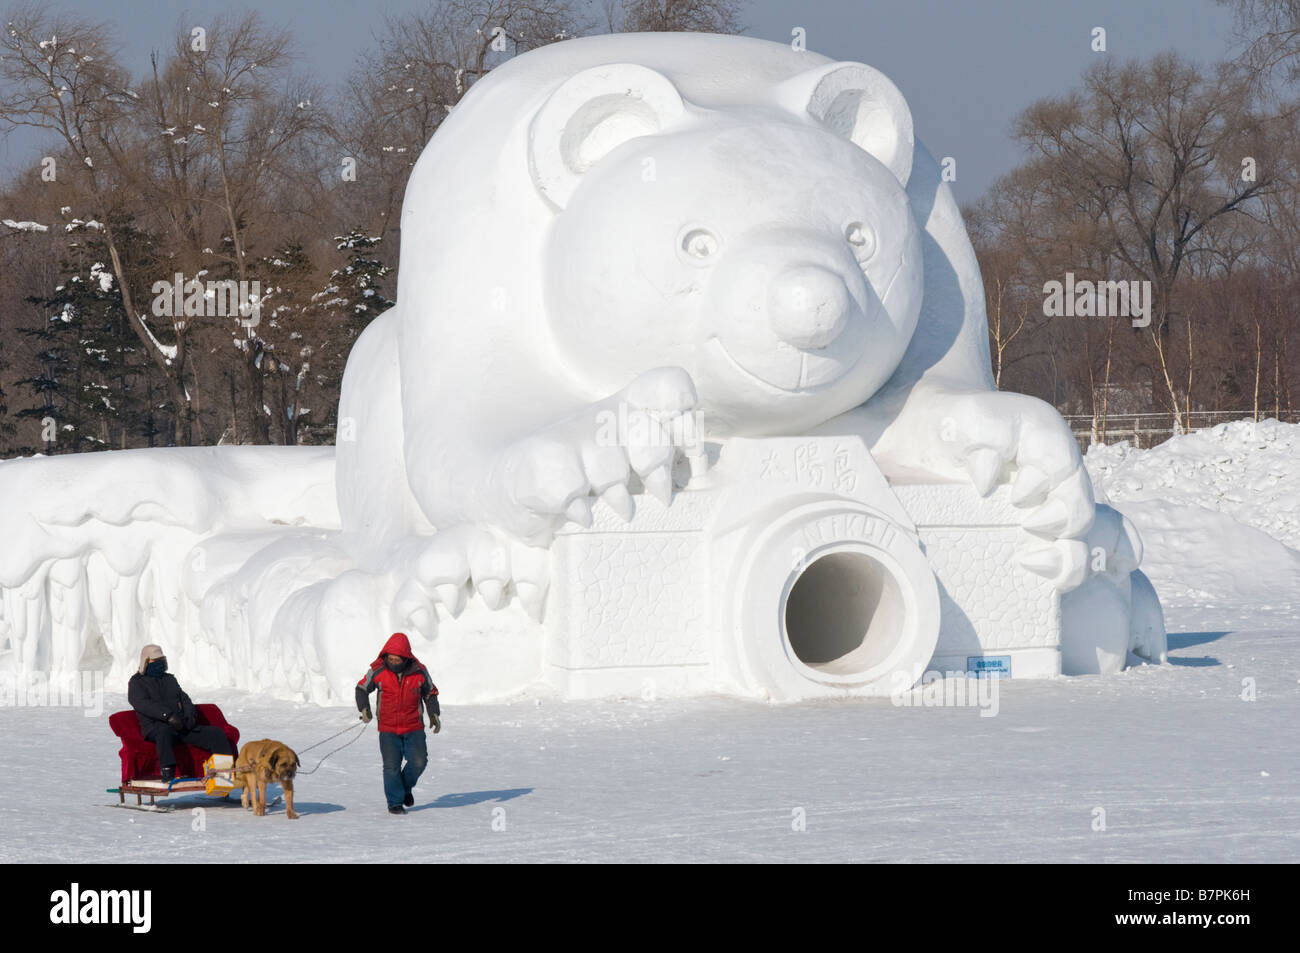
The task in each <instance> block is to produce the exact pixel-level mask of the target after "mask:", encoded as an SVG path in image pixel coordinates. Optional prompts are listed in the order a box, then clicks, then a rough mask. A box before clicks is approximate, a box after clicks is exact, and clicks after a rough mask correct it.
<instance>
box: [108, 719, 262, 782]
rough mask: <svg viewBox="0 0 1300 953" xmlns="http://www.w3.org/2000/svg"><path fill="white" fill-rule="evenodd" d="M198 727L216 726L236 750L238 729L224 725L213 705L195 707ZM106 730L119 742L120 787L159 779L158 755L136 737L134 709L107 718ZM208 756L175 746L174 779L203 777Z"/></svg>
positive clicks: (223, 720) (138, 728) (206, 753)
mask: <svg viewBox="0 0 1300 953" xmlns="http://www.w3.org/2000/svg"><path fill="white" fill-rule="evenodd" d="M194 710H195V711H196V712H198V722H199V724H200V725H217V726H219V727H220V728H221V730H222V731H224V732H225V734H226V737H227V738H229V739H230V746H231V748H232V749H233V750H235V751H238V750H239V729H238V728H236V727H235V726H234V725H232V724H230V723H229V722H228V721H226V716H225V715H223V714H222V713H221V709H220V708H218V707H217V706H216V705H195V706H194ZM108 727H110V728H112V729H113V734H115V735H117V736H118V738H120V739H121V740H122V747H121V749H120V750H119V751H118V757H120V758H121V759H122V783H123V784H125V783H126V782H128V781H132V780H134V781H144V780H148V779H155V780H156V779H157V778H159V777H160V776H161V772H160V770H159V768H158V751H157V749H155V748H154V745H153V742H152V741H146V740H145V739H144V736H143V735H142V734H140V719H139V718H138V717H137V716H136V713H135V709H133V708H128V709H127V710H126V711H118V712H114V713H113V714H111V715H109V716H108ZM211 753H212V752H210V751H204V750H203V749H202V748H196V747H194V746H193V745H186V744H177V745H176V777H178V778H195V777H201V776H202V774H203V762H204V761H207V760H208V756H209V755H210V754H211Z"/></svg>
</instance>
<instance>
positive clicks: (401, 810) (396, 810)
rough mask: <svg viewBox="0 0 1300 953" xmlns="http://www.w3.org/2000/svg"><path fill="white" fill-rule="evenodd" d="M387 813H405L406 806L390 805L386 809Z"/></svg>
mask: <svg viewBox="0 0 1300 953" xmlns="http://www.w3.org/2000/svg"><path fill="white" fill-rule="evenodd" d="M388 813H389V814H405V813H406V808H404V807H402V805H400V804H399V805H397V807H390V808H389V809H388Z"/></svg>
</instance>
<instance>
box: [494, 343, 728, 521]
mask: <svg viewBox="0 0 1300 953" xmlns="http://www.w3.org/2000/svg"><path fill="white" fill-rule="evenodd" d="M697 400H698V398H697V396H696V393H695V384H694V382H692V380H691V378H690V375H689V374H687V373H686V372H685V371H684V370H682V369H681V368H677V367H659V368H655V369H654V370H650V371H647V372H645V373H644V374H641V375H640V376H639V377H637V378H636V379H635V380H633V381H632V383H631V384H629V385H628V386H627V387H625V388H623V389H622V390H621V391H619V392H617V393H615V394H613V395H611V396H609V397H607V398H605V399H604V400H601V401H598V402H596V403H595V404H592V405H590V406H588V407H585V408H583V409H582V410H581V411H580V412H578V413H576V414H574V415H572V416H570V417H567V418H565V419H563V420H561V421H559V422H557V423H555V424H553V425H552V426H550V427H547V428H546V429H545V430H543V431H541V432H540V433H537V434H533V435H531V436H528V437H525V438H524V439H522V440H520V441H518V442H517V443H515V444H513V445H512V446H510V447H508V448H507V449H506V450H505V451H504V452H503V453H502V455H501V457H500V458H499V459H498V461H497V464H496V466H494V467H493V469H492V472H491V475H490V477H489V481H490V483H491V486H490V487H489V493H490V494H491V496H492V497H493V498H494V499H493V504H494V505H492V506H490V507H489V513H490V514H491V519H492V522H493V523H494V524H495V525H496V526H498V527H499V528H500V529H502V530H504V531H505V532H507V533H510V534H511V535H513V536H516V537H518V538H519V539H522V540H525V541H527V542H529V543H531V544H534V545H538V546H546V545H549V543H550V540H551V537H552V536H553V534H554V532H555V531H556V530H557V529H558V528H559V527H560V526H562V525H563V524H564V523H565V522H566V521H571V522H573V523H576V524H578V525H579V526H584V527H586V526H590V525H591V523H592V506H593V504H594V503H595V501H596V500H603V501H604V502H605V504H606V505H608V506H609V507H610V508H611V509H612V510H613V511H614V512H615V513H616V514H618V515H619V516H621V517H622V518H623V519H624V520H630V519H631V518H632V514H633V511H634V503H633V500H632V496H633V494H634V493H635V492H639V491H641V490H644V492H647V493H650V494H652V495H653V496H655V497H657V498H658V499H659V500H661V501H662V502H663V503H664V504H668V503H669V502H671V500H672V494H673V466H674V463H675V462H676V460H677V455H678V453H679V452H684V453H686V454H687V455H688V456H692V457H694V459H695V460H702V459H703V457H702V454H703V443H702V441H701V440H700V435H699V434H698V432H697V429H696V426H695V421H694V417H693V412H694V410H695V407H696V403H697ZM695 465H696V464H695V463H694V461H693V469H694V467H695Z"/></svg>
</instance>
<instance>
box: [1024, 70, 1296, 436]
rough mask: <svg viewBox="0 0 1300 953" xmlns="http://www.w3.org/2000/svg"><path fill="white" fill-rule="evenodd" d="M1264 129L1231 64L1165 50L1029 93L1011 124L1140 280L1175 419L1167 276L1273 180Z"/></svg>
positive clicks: (1190, 379)
mask: <svg viewBox="0 0 1300 953" xmlns="http://www.w3.org/2000/svg"><path fill="white" fill-rule="evenodd" d="M1269 131H1270V125H1269V122H1268V120H1267V118H1266V117H1264V116H1261V115H1259V114H1258V113H1257V112H1256V111H1255V108H1254V100H1253V98H1252V96H1251V91H1250V84H1249V83H1248V82H1247V81H1245V80H1243V78H1242V76H1241V75H1240V73H1239V72H1238V71H1235V70H1231V69H1228V68H1221V69H1219V70H1218V71H1217V72H1216V74H1215V76H1214V77H1211V78H1207V77H1205V76H1203V75H1202V74H1201V72H1200V71H1199V70H1198V69H1197V68H1196V67H1194V66H1191V65H1189V64H1187V63H1185V62H1184V61H1182V60H1181V59H1179V58H1178V57H1177V56H1176V55H1173V54H1166V55H1163V56H1159V57H1156V58H1155V59H1153V60H1152V61H1150V62H1149V63H1147V64H1128V65H1126V66H1122V67H1120V66H1115V65H1114V64H1112V63H1111V62H1110V61H1109V60H1108V61H1105V62H1103V63H1100V64H1098V65H1097V66H1095V67H1093V68H1091V69H1089V70H1088V71H1087V73H1086V74H1085V82H1084V89H1083V91H1082V92H1080V93H1076V94H1073V95H1070V96H1067V97H1064V98H1061V99H1052V100H1044V101H1042V102H1039V103H1037V104H1035V105H1033V106H1031V107H1030V108H1029V109H1028V110H1026V112H1025V113H1024V114H1023V115H1022V117H1021V118H1020V121H1019V123H1018V127H1017V133H1018V135H1019V136H1020V138H1021V139H1022V140H1023V141H1024V142H1025V143H1027V144H1028V145H1030V146H1031V147H1032V148H1033V149H1034V150H1035V151H1036V152H1037V153H1038V155H1039V156H1041V158H1042V161H1043V162H1044V163H1046V165H1047V167H1048V168H1049V169H1050V178H1051V181H1052V182H1053V184H1054V188H1055V189H1057V190H1058V191H1059V192H1060V194H1061V195H1062V196H1063V197H1064V198H1065V199H1066V200H1067V201H1068V202H1069V203H1071V204H1072V205H1073V206H1074V208H1075V209H1076V213H1075V220H1076V221H1095V222H1097V223H1099V224H1101V225H1102V226H1103V227H1104V231H1105V233H1106V238H1107V241H1108V244H1109V245H1110V247H1111V249H1112V250H1113V255H1114V258H1115V262H1116V264H1117V265H1118V266H1119V267H1120V268H1121V269H1123V271H1125V272H1127V273H1128V275H1129V276H1131V277H1133V278H1139V279H1142V280H1147V281H1150V282H1151V288H1152V297H1153V300H1152V316H1151V322H1150V325H1149V326H1148V327H1147V328H1146V330H1145V332H1144V333H1145V335H1146V340H1147V342H1148V344H1149V346H1150V348H1151V349H1152V352H1153V356H1154V358H1155V364H1156V366H1157V367H1158V369H1159V372H1160V376H1161V379H1162V382H1163V384H1164V390H1163V392H1162V393H1163V394H1164V402H1165V404H1166V406H1167V407H1168V409H1169V411H1170V413H1171V415H1172V416H1173V417H1174V420H1175V425H1176V426H1182V425H1185V424H1187V423H1188V422H1189V420H1190V418H1189V416H1188V415H1190V412H1191V399H1192V396H1191V395H1192V389H1193V384H1194V369H1195V366H1196V360H1195V341H1196V323H1195V322H1194V321H1193V320H1192V317H1191V316H1190V315H1189V314H1188V313H1186V312H1182V311H1179V310H1177V309H1176V308H1175V292H1176V290H1177V287H1178V281H1179V278H1180V276H1181V275H1182V273H1183V270H1184V266H1185V265H1186V264H1187V262H1188V259H1189V257H1191V256H1194V255H1197V254H1200V253H1203V252H1204V251H1205V250H1206V247H1207V243H1206V240H1207V238H1208V233H1207V232H1206V229H1207V228H1208V227H1209V226H1211V225H1212V224H1213V223H1215V222H1216V221H1217V220H1218V219H1220V218H1221V217H1223V216H1228V215H1233V214H1238V213H1241V212H1244V211H1248V210H1250V209H1252V208H1254V207H1255V206H1257V205H1258V203H1259V200H1260V199H1261V197H1262V196H1263V195H1264V194H1266V193H1267V192H1269V191H1270V190H1271V189H1273V188H1274V187H1275V185H1276V183H1278V182H1279V181H1280V180H1281V179H1280V176H1281V172H1280V170H1279V168H1278V163H1279V161H1280V159H1279V156H1278V153H1277V149H1276V147H1275V146H1276V144H1275V143H1274V142H1273V141H1271V140H1270V138H1269V134H1268V133H1269ZM1175 325H1178V326H1177V327H1176V326H1175ZM1175 332H1178V333H1175ZM1179 338H1181V340H1179ZM1175 347H1177V348H1178V351H1175V350H1174V348H1175Z"/></svg>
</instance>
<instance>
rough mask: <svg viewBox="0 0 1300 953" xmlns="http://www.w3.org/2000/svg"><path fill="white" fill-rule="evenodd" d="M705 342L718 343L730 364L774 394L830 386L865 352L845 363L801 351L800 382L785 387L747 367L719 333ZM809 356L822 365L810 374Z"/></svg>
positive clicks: (813, 389) (850, 368)
mask: <svg viewBox="0 0 1300 953" xmlns="http://www.w3.org/2000/svg"><path fill="white" fill-rule="evenodd" d="M704 343H705V345H706V346H708V345H716V348H715V349H716V350H717V351H718V353H720V354H721V355H722V356H723V357H725V358H726V360H727V363H728V364H730V365H731V366H732V367H734V368H735V369H736V370H737V371H739V372H740V373H741V374H742V375H743V376H745V377H746V378H748V379H749V380H751V381H753V382H754V383H756V384H758V385H759V386H760V387H763V388H766V389H767V390H769V391H771V392H772V393H774V394H800V393H806V392H809V391H815V390H818V389H819V388H822V387H828V386H830V385H831V384H834V383H835V382H836V381H838V380H840V379H841V378H843V377H845V376H846V375H848V374H849V373H850V372H851V371H852V370H853V368H855V367H856V366H857V365H858V362H859V361H861V360H862V357H863V354H864V353H865V351H859V352H858V355H857V358H856V359H855V360H854V361H853V363H852V364H843V363H841V362H838V361H834V360H832V359H829V358H818V356H817V355H815V354H813V353H811V352H809V351H799V379H798V382H797V383H796V384H794V386H792V387H785V386H782V385H781V384H775V383H773V382H772V381H770V380H768V379H767V378H765V377H762V376H760V375H758V374H756V373H755V372H753V371H751V370H750V369H749V368H747V367H746V366H745V365H744V364H742V363H741V362H740V361H739V360H738V359H737V358H736V357H735V356H733V355H732V353H731V352H730V351H728V350H727V346H726V345H725V344H723V343H722V339H721V338H719V337H718V336H717V335H714V336H713V337H711V338H709V339H708V340H707V341H705V342H704ZM792 350H793V349H792ZM809 358H813V359H814V360H817V361H818V362H819V363H821V365H822V366H821V367H820V368H818V367H814V368H812V369H811V374H810V368H809V363H808V360H809ZM830 369H833V370H834V373H833V374H826V373H825V371H826V370H830ZM810 376H811V377H813V378H816V379H815V380H812V381H810V380H809V378H810Z"/></svg>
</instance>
